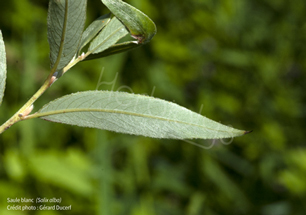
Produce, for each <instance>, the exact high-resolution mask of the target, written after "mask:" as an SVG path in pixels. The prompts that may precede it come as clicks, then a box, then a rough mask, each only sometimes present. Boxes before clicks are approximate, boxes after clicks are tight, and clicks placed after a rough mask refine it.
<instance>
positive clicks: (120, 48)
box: [84, 41, 139, 61]
mask: <svg viewBox="0 0 306 215" xmlns="http://www.w3.org/2000/svg"><path fill="white" fill-rule="evenodd" d="M138 47H139V44H137V43H135V42H133V41H129V42H124V43H119V44H115V45H113V46H111V47H109V48H108V49H106V50H105V51H103V52H100V53H98V54H91V55H89V56H88V57H87V58H85V59H84V60H85V61H86V60H93V59H97V58H102V57H106V56H109V55H114V54H118V53H121V52H125V51H129V50H131V49H135V48H138Z"/></svg>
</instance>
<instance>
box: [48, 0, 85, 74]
mask: <svg viewBox="0 0 306 215" xmlns="http://www.w3.org/2000/svg"><path fill="white" fill-rule="evenodd" d="M86 5H87V0H50V3H49V11H48V41H49V45H50V61H51V68H54V67H55V68H56V70H60V69H62V68H64V67H65V66H66V65H67V64H68V63H69V62H70V61H71V59H72V58H73V56H74V55H75V54H76V52H77V50H78V48H79V44H80V40H81V37H82V32H83V28H84V24H85V19H86Z"/></svg>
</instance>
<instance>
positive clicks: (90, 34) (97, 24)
mask: <svg viewBox="0 0 306 215" xmlns="http://www.w3.org/2000/svg"><path fill="white" fill-rule="evenodd" d="M110 16H111V15H110V14H106V15H104V16H100V17H99V18H98V19H96V20H95V21H93V22H92V23H91V24H90V25H89V26H88V27H87V28H86V30H85V31H84V32H83V34H82V39H81V44H80V47H79V51H78V55H80V52H81V49H82V48H83V47H84V46H86V45H87V44H88V43H89V42H90V41H91V40H92V39H93V38H94V37H95V36H96V35H97V34H98V33H99V31H101V30H102V29H103V28H104V27H105V25H106V24H107V23H108V22H109V21H110Z"/></svg>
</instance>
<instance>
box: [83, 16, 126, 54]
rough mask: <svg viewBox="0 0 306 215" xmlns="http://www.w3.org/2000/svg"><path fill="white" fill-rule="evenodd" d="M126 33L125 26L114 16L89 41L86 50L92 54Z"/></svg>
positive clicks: (113, 42)
mask: <svg viewBox="0 0 306 215" xmlns="http://www.w3.org/2000/svg"><path fill="white" fill-rule="evenodd" d="M127 34H128V31H127V30H126V28H125V26H124V25H123V24H122V23H121V22H120V21H119V20H118V19H117V18H116V17H114V18H112V20H111V21H110V22H109V23H108V24H107V25H106V26H105V28H103V30H102V31H101V32H100V34H99V35H98V36H97V37H96V38H95V39H94V40H93V41H92V42H91V44H90V46H89V49H88V51H89V52H91V53H93V54H96V53H99V52H103V51H104V50H106V49H108V48H109V47H111V46H112V45H114V44H115V43H116V42H118V40H120V39H121V38H122V37H124V36H126V35H127Z"/></svg>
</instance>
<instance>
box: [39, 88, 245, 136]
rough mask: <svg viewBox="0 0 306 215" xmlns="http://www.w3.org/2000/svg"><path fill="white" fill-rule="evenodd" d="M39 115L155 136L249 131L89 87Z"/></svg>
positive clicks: (158, 103)
mask: <svg viewBox="0 0 306 215" xmlns="http://www.w3.org/2000/svg"><path fill="white" fill-rule="evenodd" d="M36 117H41V118H43V119H45V120H49V121H53V122H60V123H66V124H71V125H78V126H84V127H92V128H99V129H105V130H110V131H116V132H121V133H128V134H135V135H143V136H148V137H153V138H172V139H192V138H202V139H215V138H227V137H235V136H240V135H243V134H245V133H246V132H245V131H241V130H237V129H234V128H231V127H228V126H225V125H222V124H220V123H217V122H215V121H212V120H210V119H208V118H206V117H203V116H202V115H200V114H197V113H194V112H192V111H190V110H188V109H186V108H183V107H181V106H179V105H177V104H174V103H171V102H168V101H164V100H161V99H157V98H153V97H148V96H143V95H135V94H128V93H125V92H109V91H89V92H81V93H75V94H71V95H67V96H64V97H61V98H59V99H57V100H55V101H52V102H50V103H49V104H47V105H45V106H44V107H43V108H42V109H41V110H40V111H39V112H38V114H37V115H36Z"/></svg>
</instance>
